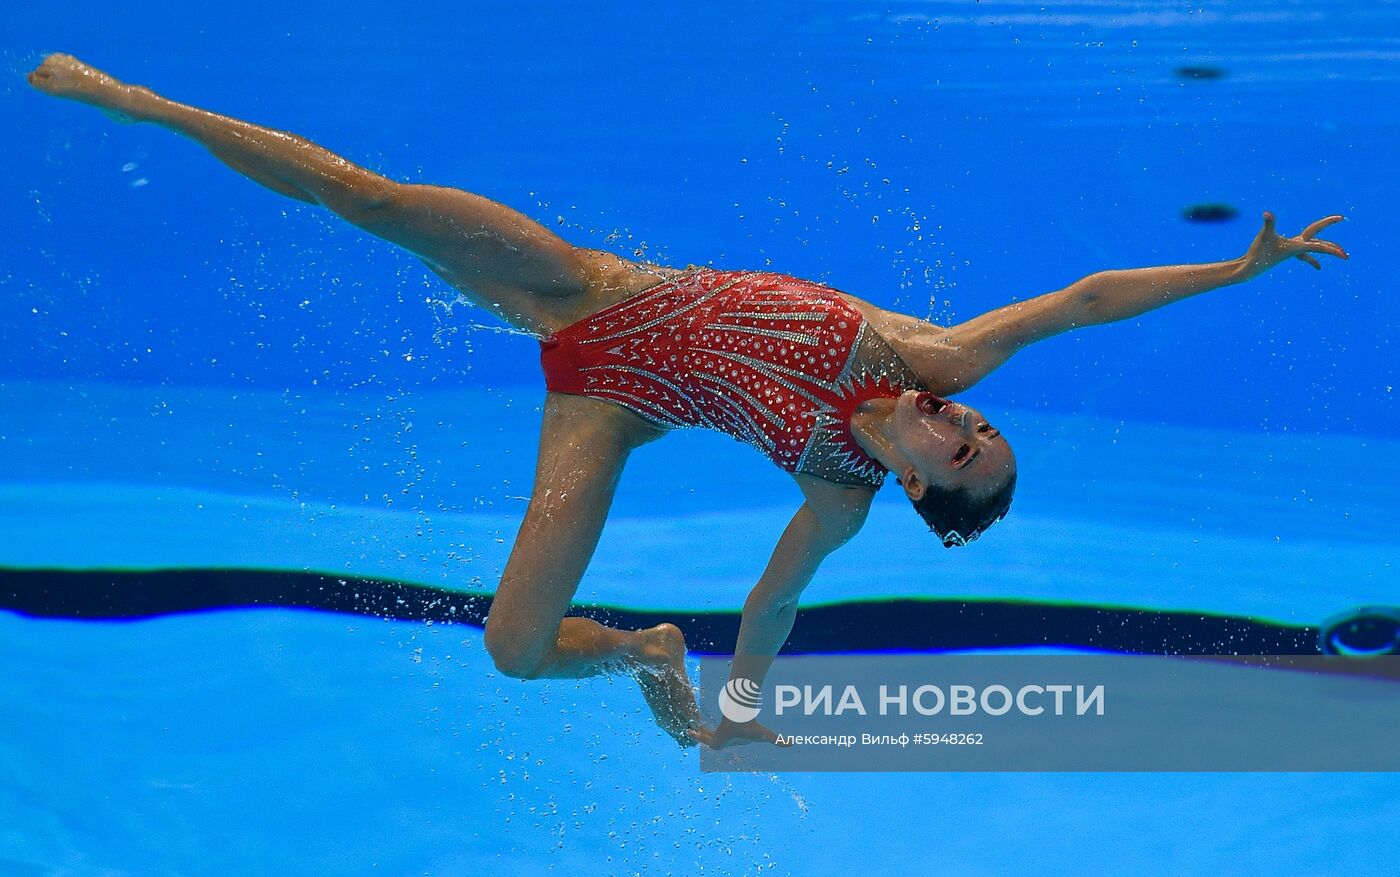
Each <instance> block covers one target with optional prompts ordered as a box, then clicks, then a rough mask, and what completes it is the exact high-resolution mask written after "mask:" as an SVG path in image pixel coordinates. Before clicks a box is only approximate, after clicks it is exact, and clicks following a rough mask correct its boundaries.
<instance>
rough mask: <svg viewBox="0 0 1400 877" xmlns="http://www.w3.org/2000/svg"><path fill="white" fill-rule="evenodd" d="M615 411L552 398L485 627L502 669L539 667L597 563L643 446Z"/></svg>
mask: <svg viewBox="0 0 1400 877" xmlns="http://www.w3.org/2000/svg"><path fill="white" fill-rule="evenodd" d="M627 417H635V415H628V414H627V412H623V411H621V410H620V409H618V408H617V407H616V406H614V405H609V404H608V403H606V402H600V401H598V400H595V399H587V398H584V397H581V396H565V395H560V394H555V393H551V394H549V396H548V397H546V400H545V410H544V422H543V425H542V427H541V430H540V454H539V463H538V464H537V466H536V471H535V484H534V488H533V490H532V492H531V496H530V505H529V507H528V508H527V509H526V511H525V520H524V521H523V522H522V523H521V525H520V532H519V533H518V534H517V535H516V537H515V545H514V546H513V547H512V548H511V553H510V560H509V561H508V562H507V563H506V568H505V572H504V573H503V574H502V576H501V582H500V585H499V586H498V587H497V589H496V596H495V599H494V600H493V601H492V605H491V614H490V616H489V617H488V618H487V620H486V648H487V650H488V651H489V652H490V653H491V656H492V658H494V659H495V661H496V663H497V665H498V666H501V667H503V668H505V667H509V668H511V669H513V670H517V671H519V670H525V671H528V670H529V669H530V668H533V667H537V666H539V664H540V662H541V661H542V660H543V658H544V656H545V655H546V654H548V652H549V650H550V649H551V648H552V647H553V645H554V642H555V636H556V633H557V631H558V628H559V621H560V619H562V618H563V617H564V613H565V612H567V611H568V609H569V604H570V603H571V602H572V600H573V596H574V591H575V590H577V588H578V583H579V580H580V579H581V578H582V577H583V573H584V570H585V569H587V568H588V563H589V561H590V560H591V559H592V557H593V551H594V549H595V548H596V547H597V545H598V537H599V536H600V535H601V534H602V532H603V524H604V522H605V521H606V520H607V517H608V509H609V508H610V507H611V505H612V500H613V494H614V492H615V490H616V488H617V483H618V479H619V477H620V476H621V474H622V469H623V466H624V465H625V464H626V462H627V457H628V455H629V454H630V452H631V450H632V448H634V447H636V445H637V444H638V442H637V441H636V439H635V436H634V435H632V434H631V431H630V430H629V428H628V423H627V421H626V418H627Z"/></svg>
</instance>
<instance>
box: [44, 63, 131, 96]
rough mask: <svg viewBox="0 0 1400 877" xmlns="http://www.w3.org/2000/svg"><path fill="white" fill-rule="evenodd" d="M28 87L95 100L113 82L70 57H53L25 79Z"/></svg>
mask: <svg viewBox="0 0 1400 877" xmlns="http://www.w3.org/2000/svg"><path fill="white" fill-rule="evenodd" d="M27 78H28V80H29V84H30V85H32V86H34V87H35V88H37V89H39V90H40V91H42V92H44V93H45V94H51V95H54V96H56V97H95V96H97V95H98V94H100V93H101V92H102V91H103V90H105V89H107V88H110V87H112V86H114V85H117V84H118V83H117V81H116V80H115V79H113V78H112V77H110V76H108V75H107V74H105V73H103V72H102V71H101V70H98V69H97V68H95V67H89V66H88V65H87V64H84V63H83V62H82V61H79V60H78V59H77V58H74V57H73V56H72V55H63V54H54V55H49V56H48V57H47V58H45V59H44V61H43V63H41V64H40V65H39V66H38V67H36V68H34V70H33V71H31V72H30V74H29V76H28V77H27Z"/></svg>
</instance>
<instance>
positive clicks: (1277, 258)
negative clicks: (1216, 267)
mask: <svg viewBox="0 0 1400 877" xmlns="http://www.w3.org/2000/svg"><path fill="white" fill-rule="evenodd" d="M1341 221H1342V217H1340V216H1328V217H1327V218H1325V219H1319V220H1318V221H1317V222H1314V223H1313V224H1312V225H1310V226H1308V227H1307V228H1305V229H1303V233H1302V234H1300V235H1298V236H1297V237H1292V238H1286V237H1283V236H1281V235H1280V234H1279V233H1278V232H1277V231H1275V230H1274V215H1273V214H1272V213H1269V212H1268V211H1265V212H1264V227H1263V228H1262V229H1260V231H1259V234H1258V236H1257V237H1255V238H1254V243H1252V244H1250V245H1249V252H1247V253H1245V254H1244V259H1243V260H1242V262H1243V264H1242V265H1241V268H1240V270H1241V272H1242V274H1243V276H1244V279H1246V280H1248V279H1249V278H1251V277H1257V276H1258V275H1260V274H1263V273H1264V272H1265V271H1268V270H1269V269H1270V268H1272V267H1274V266H1275V265H1278V264H1280V263H1282V262H1286V261H1287V260H1288V259H1290V258H1294V259H1301V260H1303V261H1304V262H1307V263H1308V264H1309V265H1311V266H1313V267H1314V268H1317V269H1319V270H1321V268H1322V264H1321V263H1320V262H1318V261H1317V259H1316V258H1315V257H1314V256H1313V255H1311V254H1313V253H1324V254H1326V255H1328V256H1336V257H1337V258H1338V259H1345V258H1347V252H1346V250H1343V249H1342V248H1341V247H1339V246H1337V245H1336V244H1334V243H1332V242H1331V241H1319V240H1315V239H1314V236H1315V235H1316V234H1317V233H1318V232H1320V231H1322V230H1323V229H1324V228H1326V227H1327V226H1329V225H1334V224H1336V223H1338V222H1341Z"/></svg>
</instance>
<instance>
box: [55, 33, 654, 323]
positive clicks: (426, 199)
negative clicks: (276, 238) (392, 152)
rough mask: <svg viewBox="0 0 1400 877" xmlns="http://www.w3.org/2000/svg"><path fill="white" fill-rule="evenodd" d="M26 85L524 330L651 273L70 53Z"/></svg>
mask: <svg viewBox="0 0 1400 877" xmlns="http://www.w3.org/2000/svg"><path fill="white" fill-rule="evenodd" d="M29 82H30V84H31V85H33V86H34V87H35V88H37V89H39V90H40V91H43V92H45V93H46V94H51V95H54V96H56V97H63V98H68V99H71V100H76V101H79V102H82V103H86V104H91V105H93V106H96V107H99V108H101V109H102V110H104V111H106V112H107V113H108V114H110V115H114V116H116V117H118V118H120V119H122V120H123V121H132V122H150V123H153V124H157V125H160V126H162V127H165V128H168V129H170V130H172V131H175V132H176V133H179V134H182V135H184V136H186V137H189V138H191V139H193V140H195V141H196V142H198V143H200V144H201V145H203V146H204V147H205V148H206V149H208V150H209V151H210V152H211V153H213V154H214V156H215V157H217V158H218V159H219V160H220V161H222V162H224V163H225V164H227V165H228V166H229V167H231V168H233V169H234V170H236V171H238V172H239V173H241V174H243V175H245V176H247V177H249V178H250V179H252V180H254V181H256V182H258V183H260V184H262V185H263V186H266V187H267V188H269V189H271V190H273V191H274V192H278V193H280V194H282V195H286V196H287V197H289V198H295V199H297V200H299V201H305V202H308V203H311V204H320V205H323V206H325V207H326V208H328V209H330V210H331V211H332V212H334V213H336V214H337V215H339V216H340V217H341V218H343V219H345V220H347V221H348V222H351V223H353V224H354V225H357V226H359V227H360V228H363V229H365V230H366V231H368V232H370V233H371V234H374V235H377V236H378V237H382V238H384V239H385V240H388V241H391V242H393V243H395V244H398V245H400V246H402V247H404V248H405V249H408V250H410V251H412V252H413V253H414V254H415V255H417V256H418V257H419V258H421V259H422V260H423V261H424V262H425V263H427V265H428V266H429V267H430V268H432V269H433V271H435V272H436V273H438V274H439V275H440V276H442V277H443V278H444V279H445V280H447V281H448V282H449V283H451V284H452V285H453V286H455V287H457V288H458V289H460V290H461V291H462V292H464V293H466V294H467V295H468V296H469V297H471V298H472V299H473V300H475V301H476V302H477V303H478V304H480V305H481V306H483V307H485V308H487V309H488V310H491V311H493V312H495V313H496V314H497V315H499V316H500V317H501V318H502V319H504V320H506V321H507V322H509V323H511V324H512V325H515V326H518V327H520V328H523V329H526V330H528V331H532V332H535V333H536V334H547V333H548V332H551V331H553V330H554V329H557V328H560V327H561V326H564V325H567V324H568V323H570V322H573V320H575V319H578V318H581V317H582V316H586V315H587V314H588V313H591V312H592V311H593V310H596V309H598V308H599V307H601V306H605V305H606V304H609V303H611V301H612V300H614V299H617V298H621V297H625V296H626V295H627V294H630V293H631V292H635V291H637V290H639V289H642V288H645V287H646V286H649V285H651V284H653V283H655V282H656V276H655V273H654V271H648V270H644V269H643V268H642V266H639V265H637V264H635V263H632V262H629V261H627V260H624V259H621V258H619V257H618V256H615V255H613V254H610V253H603V252H599V251H596V250H590V249H585V248H581V247H574V246H572V245H570V244H569V243H568V242H566V241H564V240H563V239H561V238H560V237H558V236H557V235H555V234H554V233H553V232H552V231H550V230H549V229H547V228H545V227H543V226H541V225H540V224H538V223H536V222H534V221H533V220H531V219H530V218H529V217H527V216H525V215H523V214H521V213H519V212H517V211H515V210H512V209H511V208H509V207H506V206H505V205H503V204H498V203H496V202H494V201H491V200H490V199H488V198H483V197H481V196H480V195H475V194H472V193H470V192H465V191H462V190H460V189H453V188H447V187H442V186H428V185H420V184H410V183H399V182H395V181H393V180H390V179H388V178H386V177H383V176H380V175H379V174H376V173H374V172H373V171H370V170H368V169H366V168H363V167H360V166H359V165H356V164H354V163H353V162H350V161H348V160H346V159H344V158H342V157H340V156H338V155H336V154H334V153H332V152H330V151H328V150H326V149H323V148H322V147H320V146H317V145H316V144H315V143H312V142H311V141H309V140H307V139H305V138H303V137H299V136H297V135H295V134H289V133H287V132H285V131H276V130H273V129H270V128H263V127H260V126H258V125H253V124H250V123H248V122H243V121H240V120H238V119H232V118H229V117H227V116H221V115H218V114H217V113H211V112H208V111H206V110H201V109H198V108H195V107H192V106H187V105H185V104H180V103H176V102H175V101H172V100H169V99H167V98H164V97H161V96H160V95H158V94H156V93H155V92H153V91H151V90H150V89H148V88H144V87H141V86H135V85H129V84H127V83H124V82H121V81H120V80H117V79H115V78H113V77H112V76H109V75H108V74H106V73H104V72H102V71H101V70H98V69H96V68H94V67H91V66H89V65H87V64H84V63H83V62H81V61H79V60H78V59H77V58H74V57H72V56H71V55H50V56H48V57H47V58H46V59H44V62H43V64H41V65H40V66H39V67H38V68H37V69H35V70H34V71H33V72H31V73H30V74H29Z"/></svg>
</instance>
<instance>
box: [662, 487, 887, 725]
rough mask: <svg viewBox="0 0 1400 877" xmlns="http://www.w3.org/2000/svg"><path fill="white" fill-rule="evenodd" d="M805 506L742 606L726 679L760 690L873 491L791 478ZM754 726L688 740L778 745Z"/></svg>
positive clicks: (865, 511)
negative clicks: (822, 570)
mask: <svg viewBox="0 0 1400 877" xmlns="http://www.w3.org/2000/svg"><path fill="white" fill-rule="evenodd" d="M794 479H795V480H796V481H797V484H798V486H799V487H800V488H802V493H803V496H804V497H805V499H806V501H805V502H804V503H803V504H802V507H801V508H800V509H798V511H797V514H795V515H794V516H793V518H792V521H791V522H789V523H788V525H787V529H785V530H784V531H783V535H782V537H781V538H780V539H779V540H778V545H777V547H776V548H774V549H773V556H772V558H771V559H769V561H768V566H767V568H766V569H764V571H763V575H762V577H760V578H759V580H758V584H757V585H755V586H754V589H753V590H752V591H751V592H750V593H749V597H748V599H747V600H745V601H744V614H743V616H742V618H741V619H740V622H739V639H738V641H737V642H736V643H735V645H734V663H733V666H732V667H731V669H730V674H729V678H730V679H731V680H732V679H739V678H742V679H748V680H751V681H752V682H753V683H754V684H756V685H761V684H762V683H763V679H764V677H765V676H767V675H768V669H769V667H771V666H772V664H773V658H774V656H776V655H777V654H778V651H779V650H780V649H781V648H782V647H783V643H785V642H787V638H788V635H789V634H791V633H792V626H793V623H794V622H795V621H796V620H797V600H798V597H800V596H801V594H802V591H803V590H804V589H805V588H806V587H807V585H808V583H810V582H811V581H812V577H813V576H814V575H816V572H817V568H818V567H820V566H821V564H822V561H824V560H825V559H826V558H827V556H828V555H830V554H831V553H832V552H833V551H835V550H836V549H838V548H840V547H841V546H842V545H844V544H846V542H848V541H849V540H850V539H851V537H852V536H854V535H855V534H856V533H858V532H860V528H861V527H862V526H863V525H864V524H865V518H866V515H867V514H869V512H870V503H871V500H872V499H873V498H874V496H875V492H874V491H872V490H868V489H865V488H852V487H842V486H840V485H837V484H832V483H831V482H828V481H822V480H821V479H818V478H813V477H811V476H809V475H795V476H794ZM776 736H777V735H776V734H774V732H773V731H771V730H769V729H768V728H765V727H763V726H762V725H760V724H759V723H757V722H748V723H747V724H738V723H735V722H732V721H730V720H729V719H727V718H726V719H723V720H721V721H720V723H719V724H718V725H717V726H716V727H715V728H713V729H709V728H695V729H692V730H691V731H690V738H691V739H692V740H694V741H696V742H697V743H703V744H704V745H706V746H709V747H711V748H714V749H722V748H724V747H725V746H727V745H730V744H731V743H751V742H754V741H762V742H769V743H773V742H776Z"/></svg>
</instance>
